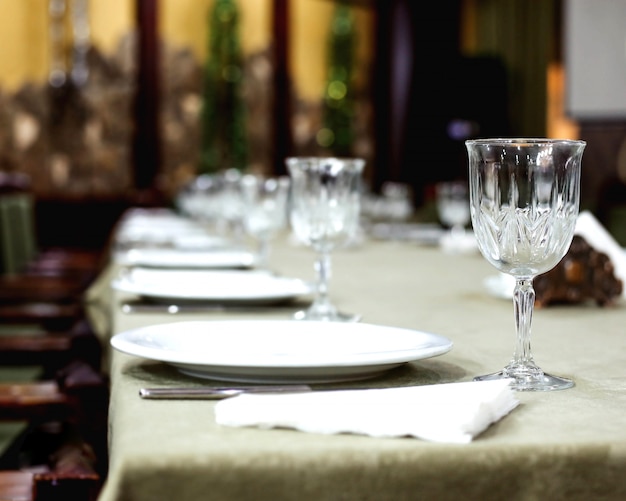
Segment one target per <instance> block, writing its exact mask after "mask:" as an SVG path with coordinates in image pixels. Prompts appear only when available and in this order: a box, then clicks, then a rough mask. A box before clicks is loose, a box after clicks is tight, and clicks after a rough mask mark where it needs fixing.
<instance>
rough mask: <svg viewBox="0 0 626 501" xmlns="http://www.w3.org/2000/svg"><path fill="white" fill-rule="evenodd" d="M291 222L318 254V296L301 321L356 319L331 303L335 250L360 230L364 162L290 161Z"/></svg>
mask: <svg viewBox="0 0 626 501" xmlns="http://www.w3.org/2000/svg"><path fill="white" fill-rule="evenodd" d="M286 164H287V169H288V171H289V174H290V176H291V209H290V221H291V227H292V229H293V232H294V234H295V235H296V237H297V238H298V239H299V240H300V241H302V242H303V243H305V244H306V245H307V246H309V247H311V248H312V249H313V250H314V251H315V252H316V253H317V260H316V263H315V270H316V272H317V294H316V297H315V300H314V301H313V303H312V304H311V306H310V307H309V308H308V309H307V310H304V311H299V312H297V313H296V315H295V318H296V319H299V320H329V321H358V320H359V319H360V315H351V314H345V313H341V312H339V311H338V310H337V308H336V307H335V305H334V304H333V303H332V302H331V301H330V298H329V295H328V281H329V278H330V272H331V259H330V255H331V252H332V251H333V250H334V249H336V248H338V247H340V246H343V245H346V244H348V243H349V242H350V241H351V239H352V238H354V235H355V234H356V233H357V232H358V230H359V213H360V192H361V179H362V173H363V168H364V167H365V161H364V160H362V159H360V158H332V157H328V158H325V157H319V158H318V157H291V158H288V159H287V160H286Z"/></svg>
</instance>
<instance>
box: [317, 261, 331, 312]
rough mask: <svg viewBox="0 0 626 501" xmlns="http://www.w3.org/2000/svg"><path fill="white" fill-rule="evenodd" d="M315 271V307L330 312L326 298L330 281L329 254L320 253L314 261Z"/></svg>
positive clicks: (328, 301)
mask: <svg viewBox="0 0 626 501" xmlns="http://www.w3.org/2000/svg"><path fill="white" fill-rule="evenodd" d="M315 271H316V272H317V296H316V298H315V306H316V307H317V308H323V309H324V310H330V309H331V308H332V307H331V304H330V300H329V297H328V281H329V280H330V274H331V265H330V253H329V252H327V251H321V252H320V253H319V254H318V257H317V260H316V261H315Z"/></svg>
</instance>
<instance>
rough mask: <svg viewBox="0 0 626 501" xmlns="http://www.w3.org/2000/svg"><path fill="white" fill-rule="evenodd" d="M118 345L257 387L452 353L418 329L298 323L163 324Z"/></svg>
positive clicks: (338, 376) (347, 375)
mask: <svg viewBox="0 0 626 501" xmlns="http://www.w3.org/2000/svg"><path fill="white" fill-rule="evenodd" d="M111 345H112V346H113V347H114V348H115V349H117V350H119V351H121V352H124V353H128V354H130V355H135V356H138V357H143V358H146V359H150V360H156V361H161V362H165V363H168V364H170V365H172V366H174V367H176V368H177V369H178V370H179V371H180V372H182V373H184V374H187V375H190V376H196V377H201V378H209V379H217V380H225V381H238V382H252V383H288V382H303V383H321V382H335V381H350V380H358V379H366V378H370V377H374V376H377V375H379V374H382V373H384V372H386V371H388V370H390V369H393V368H395V367H398V366H400V365H402V364H405V363H407V362H411V361H415V360H421V359H425V358H430V357H435V356H438V355H442V354H444V353H446V352H448V351H449V350H450V349H451V348H452V342H451V341H450V340H449V339H447V338H445V337H442V336H440V335H437V334H428V333H425V332H420V331H416V330H412V329H403V328H398V327H387V326H382V325H375V324H368V323H350V322H349V323H343V322H323V321H319V322H316V321H298V320H230V321H193V322H175V323H169V324H158V325H153V326H148V327H143V328H139V329H134V330H130V331H126V332H122V333H119V334H116V335H115V336H113V337H112V338H111Z"/></svg>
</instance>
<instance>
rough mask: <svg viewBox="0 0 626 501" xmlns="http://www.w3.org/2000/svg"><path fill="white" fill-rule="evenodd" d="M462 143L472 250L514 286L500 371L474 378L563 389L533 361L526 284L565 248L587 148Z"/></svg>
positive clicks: (542, 142)
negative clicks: (509, 337) (510, 340)
mask: <svg viewBox="0 0 626 501" xmlns="http://www.w3.org/2000/svg"><path fill="white" fill-rule="evenodd" d="M465 144H466V148H467V152H468V159H469V175H470V177H469V179H470V211H471V218H472V225H473V227H474V233H475V234H476V238H477V241H478V247H479V249H480V252H481V253H482V255H483V257H484V258H485V259H486V260H487V261H488V262H489V263H490V264H491V265H493V266H494V267H495V268H497V269H498V270H500V271H501V272H504V273H506V274H509V275H511V276H513V277H514V278H515V282H516V284H515V290H514V293H513V305H514V316H515V324H516V342H515V349H514V352H513V357H512V359H511V361H510V362H509V364H508V365H506V366H505V367H504V369H502V370H501V371H499V372H496V373H493V374H487V375H484V376H479V377H476V378H474V379H475V380H489V379H501V378H510V379H511V386H512V387H513V388H514V389H516V390H525V391H548V390H559V389H565V388H570V387H572V386H573V385H574V382H573V381H571V380H569V379H566V378H562V377H559V376H553V375H550V374H547V373H545V372H544V371H543V370H542V369H541V368H540V367H539V366H538V365H537V364H536V363H535V361H534V359H533V355H532V353H531V349H530V332H531V323H532V316H533V308H534V303H535V291H534V289H533V279H534V278H535V277H536V276H537V275H539V274H541V273H545V272H547V271H549V270H551V269H552V268H554V267H555V266H556V265H557V264H558V263H559V261H560V260H561V259H562V258H563V257H564V256H565V254H566V253H567V251H568V249H569V246H570V244H571V242H572V238H573V235H574V229H575V225H576V219H577V217H578V212H579V199H580V167H581V162H582V155H583V150H584V148H585V145H586V143H585V142H584V141H574V140H565V139H563V140H558V139H534V138H533V139H526V138H521V139H478V140H469V141H466V142H465Z"/></svg>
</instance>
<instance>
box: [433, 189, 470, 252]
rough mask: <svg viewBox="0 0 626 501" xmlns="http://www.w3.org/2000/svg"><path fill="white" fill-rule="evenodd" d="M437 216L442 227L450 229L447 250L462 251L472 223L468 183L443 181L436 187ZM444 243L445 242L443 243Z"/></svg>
mask: <svg viewBox="0 0 626 501" xmlns="http://www.w3.org/2000/svg"><path fill="white" fill-rule="evenodd" d="M435 202H436V206H437V215H438V216H439V221H440V223H441V224H442V225H444V226H446V227H448V228H450V230H449V233H448V235H446V236H444V237H443V238H444V239H446V244H447V245H446V248H448V249H449V250H450V251H452V252H457V251H460V250H461V249H462V248H463V247H464V245H465V227H466V226H467V224H468V223H469V222H470V204H469V188H468V183H467V181H461V180H454V181H441V182H439V183H437V184H436V185H435ZM442 243H443V242H442Z"/></svg>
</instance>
